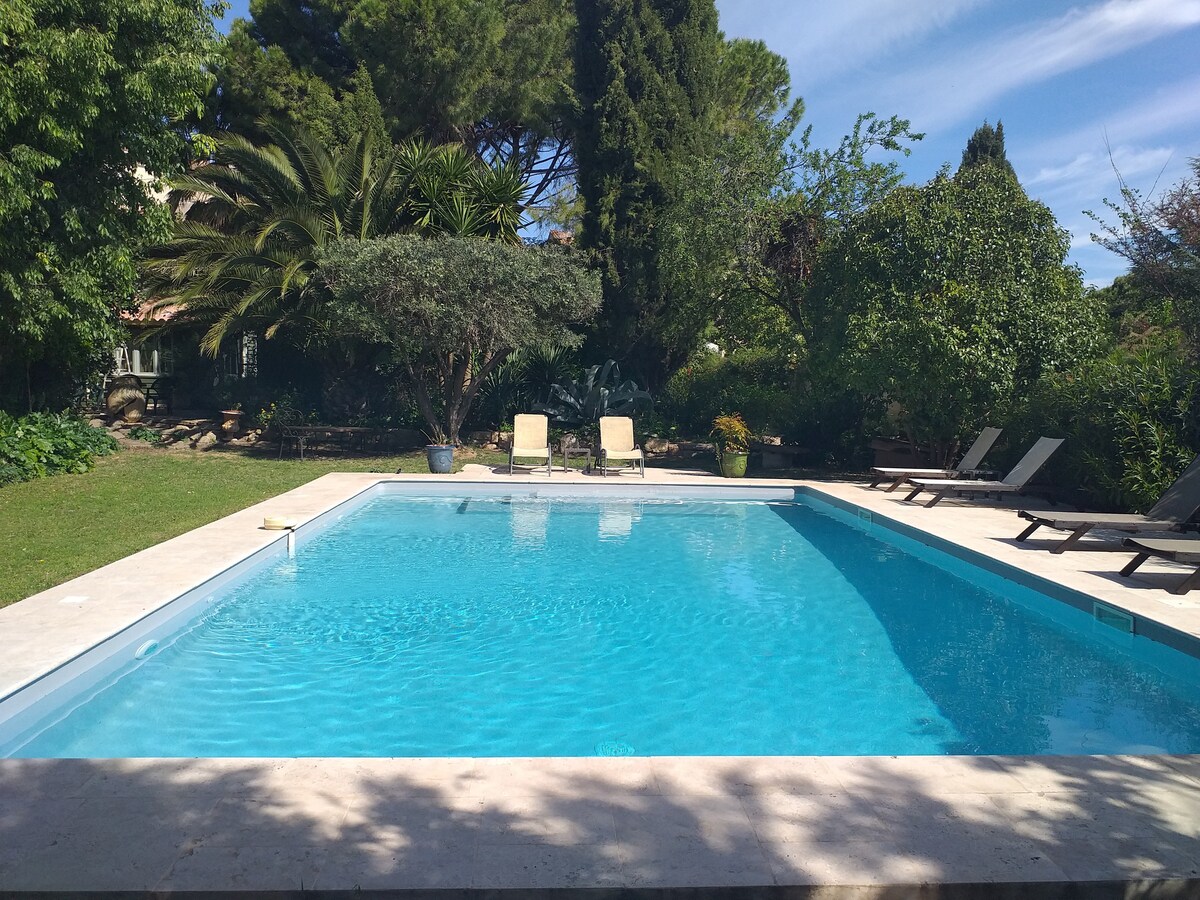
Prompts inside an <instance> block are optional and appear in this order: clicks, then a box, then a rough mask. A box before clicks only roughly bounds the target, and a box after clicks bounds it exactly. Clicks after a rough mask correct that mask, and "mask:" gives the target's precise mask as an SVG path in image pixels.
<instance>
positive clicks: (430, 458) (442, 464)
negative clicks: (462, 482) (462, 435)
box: [425, 444, 454, 475]
mask: <svg viewBox="0 0 1200 900" xmlns="http://www.w3.org/2000/svg"><path fill="white" fill-rule="evenodd" d="M425 461H426V462H427V463H429V471H430V472H432V473H433V474H434V475H449V474H450V472H451V471H452V470H453V469H454V445H453V444H426V445H425Z"/></svg>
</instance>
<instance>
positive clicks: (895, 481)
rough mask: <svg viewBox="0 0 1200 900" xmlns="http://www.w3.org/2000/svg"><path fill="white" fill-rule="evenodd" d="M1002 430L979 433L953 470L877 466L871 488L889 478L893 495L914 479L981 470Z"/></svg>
mask: <svg viewBox="0 0 1200 900" xmlns="http://www.w3.org/2000/svg"><path fill="white" fill-rule="evenodd" d="M1002 430H1003V429H1000V428H985V429H983V431H981V432H979V437H977V438H975V443H973V444H972V445H971V447H970V449H968V450H967V452H966V453H964V454H963V458H962V459H960V460H959V461H958V465H957V466H956V467H954V468H953V469H899V468H888V467H884V466H876V467H875V468H873V469H871V471H872V472H874V473H875V477H874V480H873V481H872V482H871V487H879V485H881V484H883V482H885V481H887V480H888V479H889V478H890V479H892V483H891V484H890V485H888V488H887V493H889V494H890V493H891V492H892V491H894V490H896V488H898V487H900V485H902V484H904V482H906V481H911V480H912V479H914V478H956V477H958V476H959V475H962V474H970V473H971V472H974V471H976V470H978V469H979V464H980V463H981V462H983V458H984V457H985V456H987V452H988V451H989V450H991V449H992V444H994V443H996V438H998V437H1000V432H1001V431H1002Z"/></svg>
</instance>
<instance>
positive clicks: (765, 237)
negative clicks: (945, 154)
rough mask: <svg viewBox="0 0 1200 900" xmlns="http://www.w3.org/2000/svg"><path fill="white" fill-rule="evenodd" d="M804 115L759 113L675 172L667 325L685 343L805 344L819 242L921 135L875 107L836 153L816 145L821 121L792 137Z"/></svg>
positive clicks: (667, 234)
mask: <svg viewBox="0 0 1200 900" xmlns="http://www.w3.org/2000/svg"><path fill="white" fill-rule="evenodd" d="M785 102H786V100H785ZM802 114H803V104H802V103H800V102H799V101H797V102H796V103H795V104H793V105H792V106H791V107H790V108H788V112H787V113H786V114H785V115H783V116H782V117H778V118H774V117H755V118H756V120H757V121H755V123H754V125H753V127H748V126H746V125H745V124H743V125H742V126H740V127H739V128H738V129H735V130H731V131H729V132H727V133H725V134H723V135H721V136H720V138H719V139H718V141H717V147H716V151H715V153H714V154H713V155H712V156H711V157H710V158H708V159H703V160H699V161H693V162H692V163H691V164H690V165H687V166H681V167H679V168H678V169H677V170H676V172H675V177H676V179H677V184H678V185H679V190H678V194H677V202H676V203H675V204H674V205H673V206H672V207H671V209H670V210H669V211H668V212H667V213H666V215H665V216H664V221H663V223H662V225H661V226H660V233H661V234H662V236H663V246H662V248H661V251H660V256H659V259H660V265H661V267H662V269H663V271H664V273H665V278H666V280H667V283H668V285H669V292H670V294H671V296H672V298H673V303H672V309H671V315H670V317H669V319H668V320H667V324H666V327H665V333H666V334H667V335H668V336H669V337H670V339H671V340H674V341H675V342H676V343H677V345H678V346H686V347H688V348H694V347H695V346H696V340H697V336H698V335H700V334H701V333H702V332H703V331H704V330H705V328H706V327H707V326H709V325H715V326H717V330H718V334H717V335H716V337H717V338H718V343H720V344H722V345H723V346H726V347H728V346H730V345H734V346H737V345H752V346H758V347H764V348H765V347H773V348H775V349H777V350H778V351H779V352H780V353H781V355H782V356H784V357H787V356H790V355H792V354H795V353H796V352H798V351H800V350H802V349H803V339H804V338H806V337H807V336H808V334H807V325H808V320H807V317H806V314H805V308H806V307H805V298H806V296H807V292H808V290H809V288H810V286H811V283H812V279H813V272H814V266H815V265H816V262H817V258H818V253H819V250H820V248H821V247H822V245H823V244H824V243H825V242H826V241H827V240H829V239H830V238H831V237H832V236H835V235H836V234H838V233H839V232H840V231H841V230H842V229H844V228H845V227H847V225H848V224H849V223H850V222H852V221H853V220H854V218H855V217H856V216H857V215H859V214H860V213H862V212H863V211H864V210H865V209H867V208H868V207H869V206H870V205H872V204H873V203H876V202H878V201H879V200H882V199H883V198H884V197H886V196H887V194H888V193H889V192H890V191H891V190H893V189H894V188H895V187H897V186H898V185H899V184H900V182H901V180H902V178H903V175H902V173H901V172H900V169H899V167H898V166H897V164H896V162H895V159H894V157H893V158H891V159H889V158H887V157H886V156H883V154H882V153H881V151H885V152H887V153H890V154H900V153H905V154H906V153H907V152H908V146H907V145H908V143H909V142H910V141H913V140H917V139H919V138H920V135H915V134H912V133H911V132H910V131H909V129H908V122H907V121H905V120H903V119H898V118H895V117H892V118H889V119H880V118H878V117H876V116H875V115H873V114H869V113H868V114H864V115H861V116H859V117H858V119H857V120H856V122H855V124H854V127H853V129H852V130H851V132H850V133H849V134H847V135H846V136H844V137H843V138H842V140H841V141H840V142H839V143H838V145H837V146H836V147H834V148H833V149H827V148H822V147H817V146H815V145H814V144H813V142H812V133H811V128H806V129H805V130H804V131H803V133H802V134H801V137H800V140H799V142H798V143H796V144H789V141H788V139H789V137H790V135H791V133H792V131H793V130H794V129H795V127H796V124H797V121H798V120H799V118H800V117H801V115H802Z"/></svg>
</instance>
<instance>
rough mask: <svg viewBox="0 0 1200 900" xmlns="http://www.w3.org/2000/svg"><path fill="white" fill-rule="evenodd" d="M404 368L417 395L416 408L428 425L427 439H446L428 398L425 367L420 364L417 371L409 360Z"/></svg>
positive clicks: (440, 440) (438, 441)
mask: <svg viewBox="0 0 1200 900" xmlns="http://www.w3.org/2000/svg"><path fill="white" fill-rule="evenodd" d="M404 368H405V370H406V371H407V372H408V380H409V381H410V382H412V386H413V391H414V393H416V395H417V408H418V409H419V410H421V415H422V416H423V417H424V419H425V424H426V425H428V426H429V434H428V437H429V439H430V440H431V441H433V442H434V443H442V442H444V441H445V440H446V434H445V430H444V429H443V428H442V423H441V421H440V420H439V419H438V417H437V412H436V411H435V410H434V408H433V401H432V400H430V399H429V385H428V384H426V383H425V373H426V372H427V371H428V370H427V368H426V367H425V366H422V367H421V369H420V370H419V371H418V369H417V368H416V367H414V366H413V364H412V363H411V362H405V363H404Z"/></svg>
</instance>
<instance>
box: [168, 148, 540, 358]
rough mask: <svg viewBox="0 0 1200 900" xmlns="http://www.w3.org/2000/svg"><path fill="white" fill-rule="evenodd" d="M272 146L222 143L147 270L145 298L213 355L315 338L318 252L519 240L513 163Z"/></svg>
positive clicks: (193, 178)
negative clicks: (396, 238) (450, 239)
mask: <svg viewBox="0 0 1200 900" xmlns="http://www.w3.org/2000/svg"><path fill="white" fill-rule="evenodd" d="M267 131H268V134H269V136H270V138H271V140H272V143H269V144H265V145H257V144H254V143H252V142H251V141H249V140H247V139H246V138H244V137H241V136H239V135H235V134H227V135H223V136H222V137H221V138H219V139H218V141H217V148H216V152H215V154H214V158H213V160H212V161H211V162H209V163H205V164H203V165H201V166H199V167H198V168H196V169H195V170H193V171H192V172H190V173H188V174H187V175H184V176H183V177H180V178H178V179H175V180H174V181H173V182H172V183H171V187H172V191H171V203H172V206H173V207H174V208H175V209H176V212H177V221H176V225H175V233H174V236H173V237H172V238H171V239H170V240H169V241H167V242H166V243H165V244H162V245H160V246H158V247H155V248H153V249H152V250H151V251H150V252H149V253H148V254H147V259H146V261H145V264H144V274H145V278H146V285H147V288H148V290H149V293H150V296H151V297H152V298H153V299H154V300H155V302H156V303H157V304H158V305H160V306H166V305H172V306H178V307H180V308H181V312H180V314H179V315H178V316H177V319H176V321H177V322H179V323H180V324H184V323H188V324H203V325H207V326H208V329H207V332H206V333H205V335H204V338H203V340H202V342H201V346H202V348H203V349H204V351H205V352H207V353H208V354H210V355H212V356H215V355H216V354H217V353H218V351H219V350H220V346H221V344H222V342H223V341H224V340H225V339H226V338H227V337H228V336H230V335H232V334H236V333H238V332H242V331H261V332H262V333H263V334H264V336H265V337H267V338H271V337H274V336H275V335H276V334H281V333H283V334H288V335H290V336H291V337H292V338H293V339H295V340H296V341H297V342H298V343H304V342H305V341H307V340H308V339H310V338H312V337H313V336H314V335H315V334H319V333H320V332H321V331H322V329H321V328H320V326H319V320H320V313H321V305H322V299H323V297H322V293H321V290H320V287H319V285H317V284H316V283H315V282H314V280H313V277H312V276H313V273H314V272H315V271H316V268H317V264H318V259H319V257H320V254H321V251H322V250H323V249H324V248H325V247H327V246H328V245H330V244H332V243H334V242H335V241H339V240H347V239H352V240H363V239H366V238H371V237H377V236H380V235H385V234H392V233H398V232H408V233H419V234H426V235H432V234H453V235H457V236H478V237H482V238H488V239H492V240H502V241H517V240H518V238H517V229H518V228H519V227H520V226H521V224H522V221H521V216H522V211H523V204H522V201H523V199H524V196H525V193H526V190H527V185H526V183H525V182H524V180H523V179H522V177H521V175H520V171H519V169H518V168H517V167H516V166H515V165H511V164H510V165H502V166H496V167H489V166H487V165H485V164H483V163H481V162H479V161H478V159H476V158H474V157H472V156H471V155H470V153H469V152H468V151H467V150H466V149H465V148H462V147H459V146H456V145H442V146H434V145H430V144H427V143H424V142H413V143H409V144H405V145H403V146H401V147H399V148H397V149H392V148H387V149H386V150H385V151H383V152H378V151H377V149H376V148H375V147H374V146H373V144H372V142H371V140H370V139H369V138H360V139H358V140H356V141H354V142H352V143H351V144H350V145H349V147H348V148H347V149H346V150H345V151H344V152H342V153H335V152H331V151H330V150H328V149H327V148H326V147H324V146H323V145H322V144H321V142H320V141H319V140H317V139H316V138H315V137H314V136H313V135H312V134H310V133H308V132H305V131H302V130H297V131H294V132H290V133H289V132H284V131H282V130H280V129H277V128H272V127H268V128H267Z"/></svg>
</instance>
